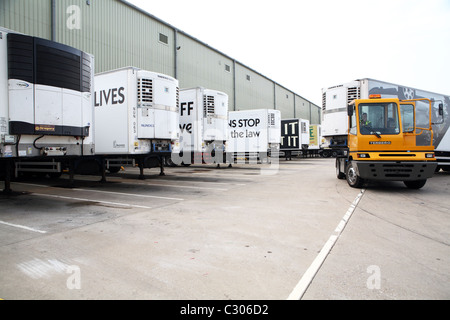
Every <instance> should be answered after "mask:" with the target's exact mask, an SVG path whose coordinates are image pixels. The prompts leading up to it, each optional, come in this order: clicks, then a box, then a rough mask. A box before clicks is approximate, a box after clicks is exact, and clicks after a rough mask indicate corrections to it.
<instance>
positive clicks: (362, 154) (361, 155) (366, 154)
mask: <svg viewBox="0 0 450 320" xmlns="http://www.w3.org/2000/svg"><path fill="white" fill-rule="evenodd" d="M358 158H366V159H367V158H370V155H369V154H368V153H358Z"/></svg>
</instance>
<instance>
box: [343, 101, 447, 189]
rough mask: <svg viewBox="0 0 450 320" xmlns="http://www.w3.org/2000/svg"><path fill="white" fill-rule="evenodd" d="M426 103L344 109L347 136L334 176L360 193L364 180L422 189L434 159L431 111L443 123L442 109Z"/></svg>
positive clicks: (360, 104)
mask: <svg viewBox="0 0 450 320" xmlns="http://www.w3.org/2000/svg"><path fill="white" fill-rule="evenodd" d="M434 103H436V101H432V100H429V99H415V100H399V99H397V98H391V99H381V96H380V95H371V96H370V97H369V99H356V100H353V101H352V102H351V103H350V104H349V105H348V110H347V113H348V121H349V126H348V127H349V132H348V139H347V147H346V148H345V150H344V152H343V154H344V155H343V156H338V157H337V158H336V175H337V177H338V178H339V179H344V178H346V179H347V182H348V184H349V185H350V186H351V187H354V188H360V187H362V185H363V184H364V183H365V182H367V181H370V180H378V181H403V182H404V184H405V185H406V186H407V187H408V188H412V189H419V188H422V187H423V186H424V185H425V183H426V181H427V179H428V178H431V177H432V176H433V174H434V172H435V169H436V167H437V163H436V159H435V157H434V146H433V130H432V127H431V126H432V124H433V123H432V117H433V116H434V115H433V114H432V110H438V116H439V117H442V118H443V105H442V104H440V105H439V108H438V109H433V104H434Z"/></svg>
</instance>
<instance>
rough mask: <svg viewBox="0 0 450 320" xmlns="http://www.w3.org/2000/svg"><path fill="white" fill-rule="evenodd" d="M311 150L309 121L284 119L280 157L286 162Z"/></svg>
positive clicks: (282, 122)
mask: <svg viewBox="0 0 450 320" xmlns="http://www.w3.org/2000/svg"><path fill="white" fill-rule="evenodd" d="M308 148H309V120H306V119H300V118H297V119H282V120H281V143H280V157H283V156H284V157H285V158H286V160H288V159H289V160H290V159H292V156H299V155H303V154H306V153H307V152H308Z"/></svg>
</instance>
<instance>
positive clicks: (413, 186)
mask: <svg viewBox="0 0 450 320" xmlns="http://www.w3.org/2000/svg"><path fill="white" fill-rule="evenodd" d="M403 183H404V184H405V185H406V186H407V187H408V188H409V189H420V188H422V187H423V186H424V185H425V183H427V180H416V181H403Z"/></svg>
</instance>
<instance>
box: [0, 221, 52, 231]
mask: <svg viewBox="0 0 450 320" xmlns="http://www.w3.org/2000/svg"><path fill="white" fill-rule="evenodd" d="M0 224H4V225H7V226H10V227H15V228H20V229H25V230H28V231H33V232H37V233H47V231H42V230H38V229H34V228H30V227H27V226H22V225H20V224H14V223H9V222H5V221H0Z"/></svg>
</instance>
